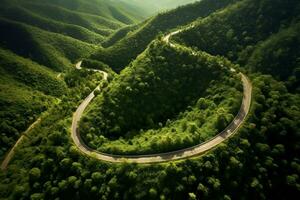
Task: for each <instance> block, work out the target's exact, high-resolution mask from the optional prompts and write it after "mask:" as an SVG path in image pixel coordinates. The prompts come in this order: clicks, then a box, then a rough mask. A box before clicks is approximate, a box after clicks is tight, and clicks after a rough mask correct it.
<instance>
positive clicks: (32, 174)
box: [29, 167, 41, 182]
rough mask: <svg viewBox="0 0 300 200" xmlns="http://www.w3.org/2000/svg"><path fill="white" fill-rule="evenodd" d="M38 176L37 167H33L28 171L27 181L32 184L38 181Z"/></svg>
mask: <svg viewBox="0 0 300 200" xmlns="http://www.w3.org/2000/svg"><path fill="white" fill-rule="evenodd" d="M40 176H41V170H40V169H39V168H37V167H34V168H32V169H31V170H30V171H29V179H30V181H32V182H34V181H37V180H39V178H40Z"/></svg>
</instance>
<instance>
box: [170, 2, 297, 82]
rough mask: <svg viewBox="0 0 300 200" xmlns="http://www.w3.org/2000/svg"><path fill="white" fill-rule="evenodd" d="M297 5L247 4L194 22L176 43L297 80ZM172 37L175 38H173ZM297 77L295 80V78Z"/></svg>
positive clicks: (284, 77)
mask: <svg viewBox="0 0 300 200" xmlns="http://www.w3.org/2000/svg"><path fill="white" fill-rule="evenodd" d="M299 13H300V5H299V2H298V1H296V0H288V1H281V0H275V1H273V3H272V5H271V4H270V3H269V2H268V1H260V0H254V1H252V0H248V1H242V2H240V3H237V4H235V5H233V6H230V7H229V8H228V9H226V10H224V11H221V12H217V13H216V14H214V15H211V16H209V17H207V18H206V19H204V20H198V21H197V22H196V23H195V26H194V27H193V28H191V29H189V30H188V31H184V32H182V33H180V34H178V35H177V36H176V37H177V40H178V41H180V42H182V43H184V44H186V45H188V46H193V47H197V48H198V49H201V50H204V51H206V52H208V53H211V54H213V55H222V56H226V57H227V58H229V59H230V60H232V61H234V62H236V63H239V64H240V65H241V66H242V67H246V66H247V67H248V68H250V69H253V71H261V72H264V73H267V74H272V75H273V76H274V77H278V78H279V80H287V79H288V78H290V81H292V83H289V84H290V85H293V84H296V83H293V82H294V81H295V79H297V80H299V78H300V77H299V73H298V71H299V60H298V58H299V52H300V51H299V47H298V46H299V45H298V44H299V25H298V23H299V20H300V15H299ZM176 37H175V38H176ZM297 76H298V77H297Z"/></svg>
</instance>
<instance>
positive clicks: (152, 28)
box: [91, 0, 236, 71]
mask: <svg viewBox="0 0 300 200" xmlns="http://www.w3.org/2000/svg"><path fill="white" fill-rule="evenodd" d="M235 1H236V0H225V1H221V2H220V1H219V0H203V1H200V2H197V3H195V4H191V5H187V6H183V7H179V8H177V9H175V10H172V11H170V12H166V13H161V14H159V15H157V16H155V17H153V18H150V19H148V20H146V21H145V22H144V23H142V24H141V25H140V26H139V29H137V30H135V31H133V32H131V33H129V34H127V35H126V37H124V38H123V39H121V40H120V41H119V42H117V43H116V44H114V45H113V46H111V47H109V48H107V49H100V50H99V51H97V52H96V53H94V54H93V55H92V56H91V58H92V59H97V60H100V61H102V62H104V63H106V64H108V65H109V66H110V67H112V68H113V69H114V70H115V71H121V70H122V69H123V68H124V67H125V66H127V65H128V64H129V63H130V62H131V61H132V60H133V59H135V58H136V57H137V55H139V54H140V53H142V52H143V51H144V49H145V48H146V47H147V45H148V44H149V43H150V42H151V41H152V40H153V39H154V38H156V36H158V35H159V33H161V32H166V31H168V30H170V29H173V28H175V27H177V26H181V25H185V24H188V23H190V22H192V21H194V20H195V19H197V18H199V17H206V16H208V15H209V14H211V13H213V12H214V11H216V10H217V9H220V8H222V7H225V6H226V5H228V4H230V3H232V2H235Z"/></svg>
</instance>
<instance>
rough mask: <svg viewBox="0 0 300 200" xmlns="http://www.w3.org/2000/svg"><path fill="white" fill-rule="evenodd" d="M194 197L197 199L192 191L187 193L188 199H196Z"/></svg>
mask: <svg viewBox="0 0 300 200" xmlns="http://www.w3.org/2000/svg"><path fill="white" fill-rule="evenodd" d="M196 199H197V196H196V195H195V194H194V193H193V192H190V193H189V200H196Z"/></svg>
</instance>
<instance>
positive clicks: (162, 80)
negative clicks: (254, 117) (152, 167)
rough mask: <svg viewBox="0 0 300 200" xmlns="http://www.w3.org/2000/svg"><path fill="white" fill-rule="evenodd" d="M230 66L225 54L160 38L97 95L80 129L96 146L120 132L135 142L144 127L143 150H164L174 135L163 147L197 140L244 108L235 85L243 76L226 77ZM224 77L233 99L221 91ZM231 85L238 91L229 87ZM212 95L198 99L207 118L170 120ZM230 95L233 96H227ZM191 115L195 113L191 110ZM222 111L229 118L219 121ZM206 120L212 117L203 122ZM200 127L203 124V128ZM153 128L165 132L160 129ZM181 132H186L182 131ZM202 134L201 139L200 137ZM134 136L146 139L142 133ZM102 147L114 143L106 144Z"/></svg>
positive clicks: (185, 116) (183, 144)
mask: <svg viewBox="0 0 300 200" xmlns="http://www.w3.org/2000/svg"><path fill="white" fill-rule="evenodd" d="M231 67H234V66H233V65H231V64H230V63H229V62H227V61H226V60H222V59H221V58H213V57H210V56H209V55H207V54H205V53H203V52H199V53H198V54H196V55H194V54H193V52H192V51H191V50H188V49H185V48H183V47H178V48H175V49H174V48H173V47H171V46H169V45H168V44H166V43H165V42H163V41H156V42H154V43H152V44H151V45H150V47H149V48H148V49H147V50H146V51H145V52H144V53H142V54H141V55H139V57H138V58H137V59H136V60H135V61H134V62H133V63H131V64H130V65H129V66H128V67H127V68H126V69H125V70H124V71H122V73H121V74H120V76H118V77H117V78H115V79H114V80H113V81H112V82H111V84H110V85H109V86H108V87H107V88H106V89H105V91H104V92H103V93H102V95H99V97H98V98H96V99H95V101H94V103H93V105H91V107H90V108H89V111H88V112H87V114H86V115H85V118H83V119H82V123H81V124H80V128H81V129H80V132H81V133H82V135H83V136H84V138H85V139H86V140H87V141H88V142H91V143H93V144H94V145H93V146H95V145H96V144H97V145H96V146H99V147H100V146H101V140H105V138H108V139H111V138H114V139H118V138H119V137H120V136H122V137H125V138H126V140H127V139H129V141H127V142H129V143H132V141H133V140H130V138H132V137H133V136H135V135H139V134H138V133H140V134H142V135H143V138H144V139H145V138H147V139H149V141H148V142H147V141H145V142H144V146H147V150H144V149H143V147H141V148H139V150H138V152H144V151H150V152H156V151H159V149H160V148H162V147H159V146H160V145H159V144H160V143H163V140H170V143H174V144H173V145H172V144H164V145H161V146H164V147H163V148H164V151H168V150H170V149H176V148H177V149H178V148H180V147H181V146H188V145H191V144H197V143H198V142H199V141H201V140H202V141H203V140H204V139H206V138H208V137H209V136H213V134H216V133H217V132H218V131H221V130H222V129H223V128H225V126H226V125H228V123H229V122H230V120H231V119H233V116H234V115H235V114H236V113H237V112H238V110H239V106H240V102H241V99H242V98H241V96H240V94H241V93H240V92H239V91H237V90H235V89H234V87H236V85H238V86H240V84H239V83H240V80H239V77H235V78H233V77H231V78H232V79H231V80H230V79H229V78H228V77H227V76H233V73H232V72H230V68H231ZM224 82H227V86H228V87H224V88H223V91H224V92H225V91H226V92H227V94H228V95H229V94H230V95H229V96H231V98H232V99H230V98H229V100H228V99H226V98H225V97H223V96H222V92H221V91H222V89H221V85H222V84H224ZM210 85H218V87H219V89H220V94H219V95H216V94H215V92H216V90H217V88H218V87H216V88H214V89H212V88H211V90H210V91H209V90H207V88H208V87H209V86H210ZM231 89H232V90H233V91H232V92H229V91H230V90H231ZM238 89H241V87H238ZM206 90H207V91H206ZM205 91H206V92H205ZM226 92H225V93H226ZM238 94H239V95H238ZM223 95H225V94H223ZM207 96H211V98H210V100H208V99H207V100H206V99H202V100H200V102H199V103H198V105H199V106H200V107H201V105H202V104H203V117H202V119H200V118H199V119H198V121H192V120H190V121H189V122H187V121H185V119H186V118H187V115H188V114H186V115H184V116H181V117H178V118H179V120H178V121H177V123H174V124H172V125H170V124H171V120H173V119H174V118H175V117H176V116H177V115H178V113H179V112H181V111H184V110H185V109H186V108H187V106H191V108H190V109H192V108H193V107H196V106H195V105H194V104H196V102H197V100H198V99H199V98H200V97H204V98H205V97H207ZM229 96H227V98H228V97H229ZM226 100H228V102H225V101H226ZM201 101H204V102H201ZM200 104H201V105H200ZM206 106H207V107H209V108H210V111H211V112H207V110H206V109H208V108H206ZM197 111H198V114H199V112H202V111H201V110H194V111H193V112H194V113H197ZM189 115H192V116H196V114H192V112H191V113H190V114H189ZM222 117H223V118H225V122H219V121H220V120H223V119H220V118H222ZM190 118H193V117H190ZM180 119H181V120H180ZM208 119H210V120H208ZM201 121H202V122H203V123H202V122H201ZM204 121H210V122H209V123H204ZM166 123H167V124H169V125H170V127H169V128H168V129H164V130H162V129H160V128H161V127H162V126H163V125H164V124H166ZM196 123H198V125H196ZM218 123H221V125H220V127H218V126H219V125H218ZM186 126H189V127H186ZM149 128H150V129H151V128H153V130H149V131H148V132H147V133H143V132H144V131H143V130H147V129H149ZM198 128H202V129H199V130H198ZM171 129H172V132H173V135H174V136H173V138H172V139H171V138H170V136H171V134H168V133H167V132H169V131H171ZM176 129H177V130H176ZM183 129H184V130H183ZM185 129H188V130H190V129H194V130H193V134H191V135H188V134H187V133H185V134H184V132H185V131H186V130H185ZM152 131H154V132H160V134H158V133H154V132H152ZM176 132H178V133H176ZM180 132H181V133H183V135H180ZM187 132H189V131H187ZM147 135H148V136H149V135H156V136H159V135H160V136H161V137H160V138H158V137H156V138H153V137H147ZM162 136H163V137H162ZM184 136H186V139H184V141H182V142H181V141H179V140H181V139H180V138H184ZM98 137H100V139H99V142H96V140H95V138H98ZM138 137H141V136H137V138H138ZM201 137H202V139H200V138H201ZM168 138H169V139H168ZM135 140H140V141H141V140H142V139H135ZM150 140H152V142H151V141H150ZM175 140H177V142H175ZM168 142H169V141H168ZM136 143H137V142H136ZM151 143H156V145H157V147H158V148H157V149H151V146H150V144H151ZM108 146H109V147H110V149H111V148H113V149H117V148H118V147H117V145H113V144H111V145H108ZM123 146H124V145H123ZM152 146H153V145H152ZM103 148H104V149H109V148H108V147H107V148H105V146H104V147H103ZM132 149H133V150H131V153H136V151H135V150H136V149H138V148H137V147H134V146H132ZM122 151H124V149H122V148H120V149H119V150H118V153H119V152H122Z"/></svg>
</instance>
